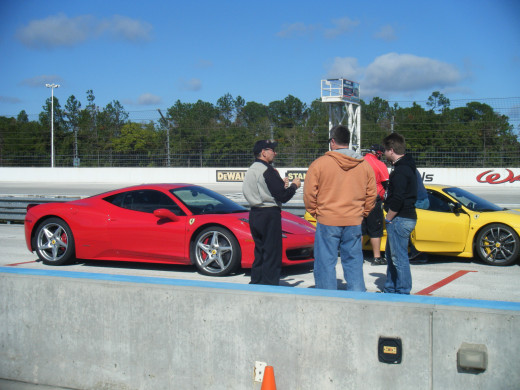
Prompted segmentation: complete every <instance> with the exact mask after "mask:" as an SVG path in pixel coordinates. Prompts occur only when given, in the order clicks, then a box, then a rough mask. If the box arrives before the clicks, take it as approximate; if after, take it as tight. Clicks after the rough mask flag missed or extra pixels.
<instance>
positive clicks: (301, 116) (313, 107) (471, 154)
mask: <svg viewBox="0 0 520 390" xmlns="http://www.w3.org/2000/svg"><path fill="white" fill-rule="evenodd" d="M86 101H87V104H86V105H85V106H82V104H81V102H80V101H79V100H78V99H77V98H76V97H75V96H74V95H71V96H70V97H69V98H68V99H67V101H66V103H65V105H64V106H63V107H62V106H61V104H60V102H59V99H58V98H57V97H56V96H54V102H53V104H51V98H48V99H47V100H46V101H45V104H44V105H43V106H42V111H41V112H40V114H39V119H38V120H37V121H29V119H28V115H27V113H26V112H25V111H24V110H22V111H21V112H20V113H19V114H18V116H17V117H16V118H9V117H3V116H0V166H49V158H50V144H51V140H50V127H51V124H50V121H51V107H53V108H54V145H55V156H56V166H83V167H95V166H99V167H103V166H156V167H161V166H172V167H208V166H213V167H215V166H216V167H245V166H248V165H249V164H250V163H251V159H252V155H251V149H252V145H253V144H254V142H255V140H257V139H262V138H263V139H270V138H272V139H275V140H277V141H278V142H279V145H280V146H279V155H278V157H277V164H278V166H286V167H290V166H293V167H304V166H308V165H309V164H310V163H311V162H312V161H313V160H314V159H315V158H317V157H318V156H320V155H321V154H323V153H324V152H325V151H327V150H328V144H327V139H328V131H329V125H328V123H329V112H328V105H327V104H325V103H322V102H321V100H319V99H316V100H314V101H313V102H312V103H311V104H310V105H307V104H305V103H303V102H302V101H301V100H300V99H298V98H296V97H294V96H292V95H288V96H287V97H286V98H284V99H283V100H277V101H273V102H270V103H269V104H262V103H257V102H254V101H249V102H246V101H245V100H244V99H243V98H242V97H240V96H237V97H236V98H235V97H233V96H232V95H230V94H225V95H224V96H222V97H221V98H219V99H218V100H217V102H216V104H212V103H210V102H205V101H202V100H198V101H197V102H195V103H184V102H181V101H180V100H177V101H176V102H175V103H174V104H173V105H172V106H171V107H169V108H167V109H165V110H164V112H163V111H161V110H158V114H159V115H157V116H156V118H159V119H150V120H145V121H135V120H130V119H129V117H130V115H129V112H127V111H126V110H125V109H124V107H123V105H122V104H121V103H120V102H119V101H117V100H114V101H112V102H110V103H109V104H107V105H106V106H105V107H103V108H100V107H98V106H97V105H96V104H95V96H94V92H93V91H92V90H88V91H87V93H86ZM360 104H361V141H362V144H361V147H362V148H368V147H369V146H370V145H372V144H375V143H380V142H381V140H382V139H383V138H384V137H385V136H386V135H387V134H388V133H390V132H391V131H395V132H398V133H400V134H402V135H404V136H405V138H406V140H407V144H408V149H409V150H410V152H411V153H413V154H414V157H415V158H416V159H417V161H418V165H419V166H429V167H450V166H457V167H464V166H466V167H485V166H487V167H493V166H497V167H498V166H515V167H517V166H520V153H519V150H520V143H519V140H518V137H517V136H516V134H515V131H514V130H515V129H514V126H513V125H512V124H510V122H509V118H508V117H507V116H505V115H502V114H500V113H498V112H496V111H495V110H494V109H493V108H492V107H491V106H489V105H488V104H485V103H482V102H478V101H474V102H469V103H467V104H466V105H465V106H463V107H456V108H451V107H450V105H451V104H450V99H448V98H447V97H446V96H444V95H443V94H441V93H439V92H438V91H435V92H433V93H432V94H431V96H430V97H429V98H428V100H427V101H426V104H425V107H422V106H421V105H419V104H417V103H415V102H414V103H413V104H412V105H411V106H410V107H400V106H399V104H398V103H394V104H393V105H391V104H390V103H389V102H388V101H386V100H384V99H381V98H379V97H375V98H373V99H372V100H371V101H370V102H369V103H365V102H364V101H363V100H362V101H361V102H360Z"/></svg>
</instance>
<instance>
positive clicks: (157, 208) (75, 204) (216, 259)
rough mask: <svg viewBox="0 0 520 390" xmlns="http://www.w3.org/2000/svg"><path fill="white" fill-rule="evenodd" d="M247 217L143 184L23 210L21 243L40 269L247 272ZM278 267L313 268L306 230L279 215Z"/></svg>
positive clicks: (174, 188)
mask: <svg viewBox="0 0 520 390" xmlns="http://www.w3.org/2000/svg"><path fill="white" fill-rule="evenodd" d="M248 218H249V212H248V210H247V209H246V208H244V207H242V206H240V205H238V204H236V203H235V202H233V201H231V200H230V199H228V198H226V197H225V196H223V195H220V194H218V193H216V192H214V191H211V190H209V189H207V188H204V187H200V186H195V185H191V184H148V185H139V186H134V187H128V188H123V189H119V190H115V191H110V192H106V193H103V194H99V195H95V196H91V197H89V198H85V199H80V200H74V201H71V202H62V203H46V204H38V205H34V204H33V205H29V206H28V207H27V214H26V217H25V240H26V242H27V247H28V248H29V250H30V251H31V252H33V251H36V253H37V254H38V257H39V258H40V259H41V260H42V261H43V263H44V264H49V265H61V264H65V263H67V262H70V261H72V260H73V259H85V260H86V259H89V260H119V261H136V262H149V263H170V264H195V266H196V267H197V268H198V270H199V271H200V272H201V273H203V274H205V275H215V276H223V275H227V274H229V273H231V272H233V271H235V270H236V269H237V268H238V267H239V266H242V267H243V268H251V266H252V264H253V260H254V246H255V245H254V242H253V239H252V237H251V233H250V231H249V223H248ZM282 230H283V258H282V264H283V265H291V264H301V263H306V262H310V261H313V260H314V259H313V256H314V255H313V247H314V233H315V229H314V227H313V226H312V225H311V224H310V223H308V222H307V221H305V220H304V219H303V218H300V217H297V216H295V215H293V214H291V213H288V212H286V211H282Z"/></svg>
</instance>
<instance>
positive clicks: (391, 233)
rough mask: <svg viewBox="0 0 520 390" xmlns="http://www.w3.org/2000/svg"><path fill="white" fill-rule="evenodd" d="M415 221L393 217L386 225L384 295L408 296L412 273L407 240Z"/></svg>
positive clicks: (410, 288)
mask: <svg viewBox="0 0 520 390" xmlns="http://www.w3.org/2000/svg"><path fill="white" fill-rule="evenodd" d="M416 223H417V220H415V219H410V218H401V217H395V218H394V219H392V222H391V223H387V224H386V232H387V240H386V248H385V257H386V261H387V262H388V267H387V269H386V282H385V288H384V292H385V293H395V294H410V291H411V290H412V273H411V272H410V260H409V259H408V239H409V238H410V233H411V232H412V230H413V229H414V228H415V224H416Z"/></svg>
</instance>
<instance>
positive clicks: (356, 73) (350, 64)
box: [327, 57, 364, 81]
mask: <svg viewBox="0 0 520 390" xmlns="http://www.w3.org/2000/svg"><path fill="white" fill-rule="evenodd" d="M363 72H364V69H363V68H362V67H360V66H359V65H358V60H357V58H354V57H344V58H341V57H336V58H334V62H333V63H332V65H331V66H330V68H329V71H328V72H327V78H328V79H339V78H345V79H348V80H352V81H359V79H360V78H361V77H362V76H363Z"/></svg>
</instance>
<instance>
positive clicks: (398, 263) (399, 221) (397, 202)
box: [383, 133, 417, 294]
mask: <svg viewBox="0 0 520 390" xmlns="http://www.w3.org/2000/svg"><path fill="white" fill-rule="evenodd" d="M383 146H384V148H385V157H386V159H387V160H389V161H391V162H392V164H393V170H392V172H391V173H390V179H389V183H388V190H387V193H386V199H385V202H384V209H385V210H386V212H387V214H386V219H385V222H386V232H387V241H386V247H385V256H386V260H387V262H388V266H387V271H386V282H385V287H384V290H383V291H384V292H385V293H395V294H410V291H411V290H412V274H411V272H410V260H409V258H408V239H409V237H410V233H411V232H412V230H413V229H414V228H415V224H416V223H417V213H416V212H415V201H416V200H417V177H416V173H415V171H416V169H417V168H416V167H415V161H414V159H413V158H412V157H411V156H410V155H408V154H406V142H405V139H404V137H403V136H402V135H400V134H397V133H392V134H390V135H388V136H386V137H385V138H384V139H383Z"/></svg>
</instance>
